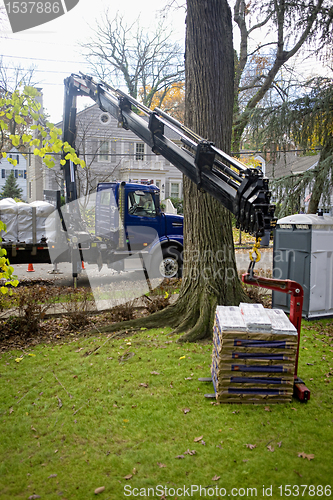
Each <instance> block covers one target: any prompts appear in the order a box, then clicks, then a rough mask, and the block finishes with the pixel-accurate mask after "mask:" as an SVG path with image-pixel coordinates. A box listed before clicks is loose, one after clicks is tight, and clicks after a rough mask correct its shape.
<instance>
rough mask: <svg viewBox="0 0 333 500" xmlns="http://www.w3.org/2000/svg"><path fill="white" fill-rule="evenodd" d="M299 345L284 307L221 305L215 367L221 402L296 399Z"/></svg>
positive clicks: (219, 400)
mask: <svg viewBox="0 0 333 500" xmlns="http://www.w3.org/2000/svg"><path fill="white" fill-rule="evenodd" d="M296 350H297V331H296V328H295V327H294V325H293V324H292V323H290V321H289V319H288V317H287V316H286V314H285V313H284V312H283V311H282V310H281V309H265V308H264V307H263V306H262V305H261V304H245V303H241V304H240V305H239V307H234V306H218V307H217V309H216V314H215V322H214V340H213V355H212V366H211V373H212V381H213V384H214V390H215V394H216V399H217V401H218V402H220V403H255V404H258V403H266V404H267V403H283V402H290V401H291V398H292V394H293V385H294V370H295V361H296Z"/></svg>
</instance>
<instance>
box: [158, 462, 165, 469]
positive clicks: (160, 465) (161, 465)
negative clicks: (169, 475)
mask: <svg viewBox="0 0 333 500" xmlns="http://www.w3.org/2000/svg"><path fill="white" fill-rule="evenodd" d="M157 465H158V466H159V467H160V468H161V469H162V467H166V465H165V464H162V463H161V462H157Z"/></svg>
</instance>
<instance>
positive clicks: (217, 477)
mask: <svg viewBox="0 0 333 500" xmlns="http://www.w3.org/2000/svg"><path fill="white" fill-rule="evenodd" d="M220 477H221V476H217V475H216V474H215V476H214V477H212V481H218V480H219V479H220Z"/></svg>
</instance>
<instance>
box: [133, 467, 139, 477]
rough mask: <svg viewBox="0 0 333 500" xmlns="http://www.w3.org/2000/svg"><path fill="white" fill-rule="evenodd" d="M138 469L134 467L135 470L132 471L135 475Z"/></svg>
mask: <svg viewBox="0 0 333 500" xmlns="http://www.w3.org/2000/svg"><path fill="white" fill-rule="evenodd" d="M137 472H138V471H137V469H136V468H135V467H133V470H132V473H133V476H134V475H135V474H136V473H137Z"/></svg>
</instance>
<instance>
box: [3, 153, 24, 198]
mask: <svg viewBox="0 0 333 500" xmlns="http://www.w3.org/2000/svg"><path fill="white" fill-rule="evenodd" d="M8 158H12V159H13V160H16V161H17V164H16V165H15V166H14V165H12V163H10V162H9V161H8ZM0 172H1V176H0V191H1V190H2V188H3V187H4V185H5V184H6V180H7V179H8V177H9V175H10V173H11V172H14V177H15V179H16V182H17V185H18V187H19V188H21V189H22V196H21V198H22V200H23V201H27V160H26V158H25V156H24V155H23V154H22V153H20V152H19V151H18V150H17V149H16V148H12V149H11V150H10V152H9V153H7V157H6V158H2V156H0Z"/></svg>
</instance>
